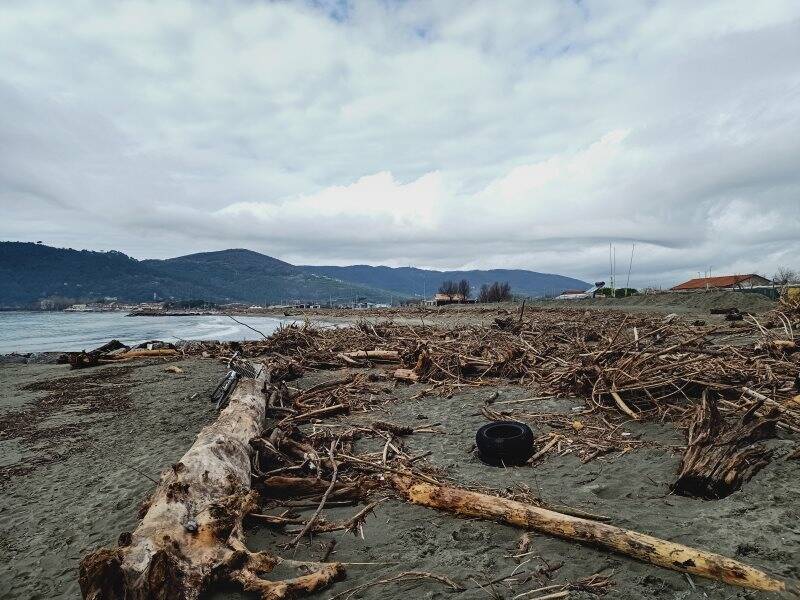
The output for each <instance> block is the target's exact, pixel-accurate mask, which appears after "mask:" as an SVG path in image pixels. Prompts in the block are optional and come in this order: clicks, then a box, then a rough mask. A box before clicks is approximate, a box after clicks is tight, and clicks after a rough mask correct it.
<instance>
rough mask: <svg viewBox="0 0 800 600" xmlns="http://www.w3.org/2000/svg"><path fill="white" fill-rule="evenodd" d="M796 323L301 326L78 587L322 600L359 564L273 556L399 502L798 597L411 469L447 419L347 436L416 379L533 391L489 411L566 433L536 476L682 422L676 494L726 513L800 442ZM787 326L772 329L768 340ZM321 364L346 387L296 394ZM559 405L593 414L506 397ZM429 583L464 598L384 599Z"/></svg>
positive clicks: (598, 586) (282, 334)
mask: <svg viewBox="0 0 800 600" xmlns="http://www.w3.org/2000/svg"><path fill="white" fill-rule="evenodd" d="M783 318H785V319H787V321H786V322H784V321H783V319H782V318H781V317H776V318H775V323H772V324H770V323H760V322H758V321H756V320H755V319H753V318H750V320H746V321H743V322H740V323H737V324H736V325H737V326H736V327H733V326H731V325H726V326H725V327H714V326H708V325H705V324H691V323H684V322H682V321H681V320H679V319H677V318H672V317H670V318H667V319H663V318H660V317H653V316H645V315H642V316H630V315H624V314H621V313H611V312H607V313H599V312H591V313H589V312H583V311H580V310H575V311H573V310H562V311H558V312H555V311H536V312H534V311H529V312H528V313H527V314H526V315H513V314H507V315H501V317H499V318H498V319H495V321H494V322H493V324H492V325H491V326H478V325H465V326H463V327H455V328H441V327H435V326H430V325H425V324H422V323H421V324H419V325H409V324H393V323H382V324H370V323H366V322H362V323H359V324H358V325H357V326H355V327H347V328H335V329H331V328H328V329H320V328H314V327H311V326H290V327H285V328H283V329H281V330H279V331H278V332H276V333H275V334H274V335H272V336H270V337H269V338H268V339H265V340H263V341H258V342H242V343H240V344H236V346H235V351H236V352H239V353H240V355H243V356H250V357H260V358H259V361H263V368H261V369H260V371H259V374H258V376H257V377H256V378H255V379H247V378H245V379H243V383H240V385H239V387H237V388H236V390H235V392H234V393H233V395H232V397H231V399H230V403H229V405H228V406H227V408H225V409H224V410H223V411H222V413H221V414H220V418H219V419H218V420H217V421H216V422H215V423H214V424H212V425H210V426H208V427H206V428H205V429H204V430H203V431H202V432H201V433H200V435H199V436H198V438H197V441H196V443H195V445H194V446H193V447H192V448H191V449H190V450H189V451H188V452H187V453H186V455H185V456H184V457H183V458H182V459H181V461H180V462H179V463H177V464H176V465H173V467H172V468H171V469H170V470H168V471H167V472H166V473H165V474H164V475H162V478H161V482H160V484H159V486H158V488H157V489H156V491H155V493H154V494H153V497H152V498H151V500H150V504H149V508H148V509H147V510H146V511H145V512H144V514H143V515H142V517H143V518H142V521H141V523H140V525H139V527H138V528H137V529H136V530H135V531H134V532H132V533H131V534H123V536H121V538H120V544H119V547H117V548H114V549H103V550H99V551H97V552H95V553H93V554H91V555H89V556H87V557H86V558H85V559H84V560H83V561H82V564H81V580H80V581H81V589H82V592H83V594H84V597H85V598H93V599H97V600H99V599H117V598H120V599H121V598H127V599H131V598H175V599H192V598H197V597H199V595H200V594H201V593H202V592H204V591H205V590H207V589H208V588H209V586H210V585H212V584H213V583H214V582H220V581H228V582H233V583H237V584H239V585H240V586H241V587H242V588H243V589H245V590H247V591H252V592H256V593H257V594H259V595H260V597H261V598H264V599H268V600H274V599H279V598H290V597H296V596H299V595H303V594H306V593H310V592H313V591H315V590H319V589H321V588H323V587H325V586H327V585H329V584H331V583H332V582H333V581H335V580H337V579H339V578H342V577H343V576H344V575H345V565H343V564H340V563H336V562H329V558H330V555H331V553H332V551H333V546H329V547H328V549H327V550H326V551H325V553H324V554H323V555H322V556H320V558H319V560H318V561H317V562H310V563H309V562H298V561H291V560H288V559H284V558H281V557H280V556H279V554H280V553H284V554H285V553H289V552H291V550H292V549H293V548H294V547H296V546H297V545H298V544H300V543H301V542H303V541H304V539H305V538H307V537H308V536H313V535H315V534H319V533H326V532H332V531H349V532H352V533H355V534H358V533H359V532H361V531H362V528H363V526H364V523H365V521H366V520H367V519H368V518H369V516H370V514H371V513H372V511H373V510H375V509H376V507H377V506H378V505H379V504H380V503H381V502H382V501H384V500H385V499H386V497H388V496H395V497H400V498H404V499H406V500H408V501H410V502H413V503H416V504H420V505H424V506H428V507H431V508H435V509H438V510H444V511H449V512H453V513H456V514H459V515H463V516H467V517H470V518H482V519H487V520H495V521H500V522H504V523H507V524H509V525H513V526H516V527H521V528H523V529H528V530H536V531H540V532H543V533H547V534H551V535H556V536H560V537H564V538H567V539H570V540H575V541H579V542H583V543H590V544H593V545H596V546H601V547H604V548H607V549H609V550H612V551H615V552H619V553H622V554H625V555H628V556H631V557H634V558H637V559H639V560H642V561H645V562H649V563H652V564H655V565H658V566H661V567H665V568H668V569H673V570H677V571H682V572H686V573H692V574H696V575H699V576H702V577H709V578H712V579H716V580H719V581H725V582H727V583H730V584H733V585H738V586H743V587H750V588H755V589H760V590H766V591H783V590H788V589H794V584H793V583H791V582H786V581H783V580H781V579H779V578H775V577H772V576H770V575H768V574H766V573H764V572H762V571H759V570H758V569H755V568H752V567H749V566H747V565H745V564H742V563H739V562H737V561H734V560H732V559H728V558H725V557H722V556H719V555H716V554H712V553H710V552H706V551H703V550H696V549H693V548H689V547H686V546H682V545H680V544H675V543H672V542H668V541H666V540H661V539H658V538H655V537H652V536H647V535H644V534H640V533H637V532H635V531H630V530H625V529H621V528H618V527H614V526H612V525H610V524H608V523H604V522H601V521H600V520H597V519H594V518H592V516H591V515H585V514H576V513H575V512H574V511H573V512H558V511H556V510H552V508H553V507H550V508H548V507H543V506H540V505H538V503H537V502H535V501H534V502H532V501H531V500H532V499H531V498H519V497H513V496H512V494H510V493H509V492H507V491H506V492H498V491H496V490H485V489H484V490H481V489H464V488H461V487H457V485H455V484H454V483H453V482H450V481H448V480H447V478H446V477H445V476H444V475H443V474H442V473H440V472H438V471H437V470H436V469H435V468H434V467H432V466H431V465H430V464H429V463H427V462H426V460H425V457H426V455H419V456H415V455H412V454H411V453H410V452H409V451H408V450H407V448H406V446H405V444H404V442H403V440H404V438H405V437H406V436H410V435H419V434H425V433H430V432H435V431H436V425H435V424H433V425H425V426H423V427H412V426H409V425H407V424H398V423H389V422H383V421H372V422H369V423H368V424H353V423H352V422H351V421H350V420H341V419H339V418H338V417H340V416H342V415H346V414H348V413H356V412H357V413H362V417H361V419H359V420H360V421H363V420H364V419H365V418H366V417H368V415H369V411H370V410H372V409H373V408H375V407H376V406H379V405H381V404H384V403H385V402H387V401H388V399H387V395H388V394H389V393H391V390H392V388H393V387H394V386H398V385H405V384H406V382H413V383H415V384H417V388H416V389H419V391H418V392H417V396H420V395H424V394H429V395H433V394H439V395H451V394H453V393H455V392H456V391H457V390H459V389H461V388H464V387H481V386H494V385H498V384H504V385H508V384H510V383H513V384H518V385H523V386H525V387H526V388H528V389H529V390H530V392H531V396H532V398H530V399H525V400H514V401H500V402H491V401H490V402H489V403H487V405H486V406H485V407H484V414H485V415H486V416H487V418H490V419H492V418H496V419H500V418H508V417H509V415H510V416H513V417H514V418H516V419H520V420H526V415H527V418H528V419H531V420H533V419H534V418H535V419H538V420H539V421H540V422H541V421H544V422H546V423H548V424H549V425H551V427H552V428H553V429H554V432H553V433H551V434H549V435H548V438H547V439H543V440H539V441H538V442H539V445H538V447H539V448H540V450H539V451H538V452H536V454H534V456H533V457H532V458H531V461H530V462H532V463H535V462H536V461H538V460H540V459H541V458H542V457H543V456H544V455H545V454H546V453H548V452H560V451H562V445H563V446H564V447H566V446H568V445H575V446H576V449H577V450H579V451H580V452H581V453H582V454H581V455H582V458H584V459H585V460H592V459H594V458H596V457H598V456H600V455H602V454H604V453H606V452H608V451H611V450H613V449H618V448H625V449H628V448H635V447H636V445H637V444H642V443H643V442H638V441H637V440H630V439H625V438H623V437H621V435H620V434H619V429H620V428H619V425H620V424H621V423H623V422H624V421H625V420H631V419H635V420H649V419H658V420H660V421H671V422H674V423H675V424H676V425H677V426H679V427H683V428H687V429H688V431H689V441H688V449H687V451H686V454H685V456H684V459H683V463H682V466H681V472H680V473H679V474H678V479H677V480H676V483H675V484H674V489H675V491H676V492H679V493H687V494H690V495H696V496H700V497H704V498H719V497H722V496H724V495H726V494H728V493H730V492H731V491H733V490H735V489H737V488H738V487H740V486H741V485H743V484H745V483H746V482H747V480H748V479H749V478H750V477H752V476H753V475H755V473H756V472H757V471H758V469H760V468H761V467H762V466H763V465H764V464H766V462H767V461H769V459H770V454H769V452H768V450H766V448H765V447H764V446H762V445H761V444H760V442H761V440H764V439H766V438H768V437H770V436H772V435H774V434H775V430H776V428H784V429H787V430H792V431H798V430H800V429H799V428H800V404H798V394H800V390H798V389H797V387H796V386H797V374H798V365H800V360H799V359H800V353H798V352H795V348H794V347H793V346H792V345H791V344H793V343H794V339H793V333H792V331H793V330H792V323H791V321H790V320H789V318H788V317H783ZM776 323H777V325H778V327H777V328H776V327H772V326H770V325H775V324H776ZM183 351H184V352H185V351H186V349H185V348H184V349H183ZM232 351H234V347H233V346H231V345H229V344H198V345H196V346H195V347H194V348H193V349H192V352H195V353H198V354H200V353H203V354H204V355H206V356H211V357H220V358H228V357H229V356H230V354H232ZM318 369H336V370H342V372H343V373H344V375H342V374H341V373H339V374H337V377H336V378H334V379H331V380H329V381H326V382H324V383H321V384H318V385H316V386H313V387H310V388H305V389H296V388H294V389H292V388H290V385H291V381H292V380H294V379H297V378H298V377H301V376H302V375H303V374H304V373H306V372H308V371H311V370H318ZM549 397H581V398H585V399H587V402H588V406H587V408H586V410H585V411H584V412H582V413H578V414H576V415H569V416H567V415H563V414H562V415H556V414H549V415H548V414H543V413H534V412H522V413H519V412H514V410H515V406H514V404H512V402H523V401H524V402H527V401H528V400H531V401H535V400H536V399H537V398H549ZM726 416H727V420H726ZM562 432H563V433H562ZM362 440H369V441H370V444H368V445H367V446H369V447H370V448H372V450H371V451H364V450H363V448H364V447H365V444H361V443H359V442H360V441H362ZM720 440H721V441H722V443H719V442H720ZM359 503H363V506H362V507H360V508H354V509H353V514H352V516H351V517H350V518H348V519H346V520H344V521H330V520H328V519H326V518H325V516H324V510H325V508H326V507H331V506H343V505H353V506H355V505H357V504H359ZM303 507H315V510H314V512H313V513H312V515H311V516H310V517H303V516H301V515H300V513H298V512H297V510H298V509H300V508H303ZM248 521H253V522H257V523H259V524H261V525H263V526H267V527H271V528H274V529H276V530H277V531H280V532H282V533H284V534H285V543H284V544H283V549H282V551H281V552H279V553H278V554H272V553H266V552H252V551H250V550H249V549H248V548H247V546H246V544H245V539H244V535H243V523H246V522H248ZM279 564H283V565H285V566H290V567H295V568H297V569H300V570H301V571H302V574H299V575H297V576H296V577H293V578H290V579H278V580H273V579H271V578H270V576H269V573H270V572H272V571H273V569H274V568H275V567H276V566H277V565H279ZM518 575H520V577H521V578H522V579H521V580H522V581H530V582H533V583H534V584H535V585H536V588H535V589H534V590H532V591H539V590H544V591H545V592H547V591H553V590H554V589H555V592H554V593H556V594H560V595H557V596H552V597H559V598H560V597H565V595H566V594H567V593H568V588H569V586H568V585H564V586H551V585H548V574H547V573H544V574H543V573H542V572H541V571H538V572H536V573H534V572H533V571H532V572H531V573H528V574H527V575H525V572H524V571H522V572H520V573H518ZM551 575H552V574H550V576H551ZM523 576H524V577H523ZM420 577H424V578H429V579H432V580H436V581H439V582H440V583H442V584H443V585H445V586H447V587H449V588H451V589H460V587H461V584H460V583H458V582H455V581H453V580H452V579H450V578H449V577H448V576H445V575H437V574H433V573H420V572H404V573H400V574H399V575H397V576H396V577H393V578H388V579H385V580H379V581H376V582H375V583H374V585H388V584H390V583H392V582H394V581H404V580H408V579H410V578H411V579H413V578H420ZM526 577H527V579H526ZM609 583H610V582H609V581H607V580H604V579H603V578H592V579H591V580H590V581H589V580H587V581H582V582H576V583H575V584H574V585H575V586H577V587H575V588H573V589H583V590H585V591H590V592H593V593H603V592H605V591H606V590H607V588H608V585H609ZM370 585H373V584H370ZM581 586H583V587H581ZM556 588H557V589H556ZM351 591H352V592H355V591H356V590H351ZM543 593H544V592H543ZM334 597H335V596H334ZM530 597H534V596H532V595H531V596H530ZM548 597H551V596H548Z"/></svg>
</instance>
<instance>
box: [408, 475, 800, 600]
mask: <svg viewBox="0 0 800 600" xmlns="http://www.w3.org/2000/svg"><path fill="white" fill-rule="evenodd" d="M393 484H394V486H395V488H396V489H397V490H398V491H400V492H401V493H402V494H403V495H404V496H405V497H406V498H408V499H409V500H410V501H411V502H413V503H415V504H420V505H422V506H428V507H431V508H437V509H439V510H445V511H449V512H453V513H456V514H459V515H463V516H467V517H477V518H479V519H487V520H492V521H498V522H501V523H507V524H509V525H514V526H516V527H521V528H523V529H532V530H535V531H540V532H543V533H547V534H551V535H555V536H558V537H561V538H565V539H568V540H575V541H578V542H583V543H587V544H592V545H596V546H601V547H604V548H608V549H610V550H613V551H615V552H619V553H621V554H625V555H627V556H631V557H633V558H636V559H638V560H641V561H644V562H647V563H650V564H654V565H658V566H660V567H664V568H666V569H672V570H673V571H680V572H682V573H691V574H693V575H698V576H700V577H707V578H709V579H715V580H717V581H724V582H725V583H729V584H731V585H736V586H740V587H746V588H752V589H757V590H765V591H769V592H783V591H788V592H791V593H793V594H797V593H798V589H797V584H796V583H787V582H786V581H784V580H782V579H778V578H775V577H772V576H770V575H768V574H767V573H765V572H763V571H761V570H759V569H756V568H754V567H751V566H749V565H746V564H744V563H740V562H738V561H736V560H733V559H730V558H726V557H724V556H720V555H719V554H713V553H711V552H706V551H705V550H697V549H695V548H690V547H688V546H684V545H682V544H676V543H674V542H669V541H667V540H662V539H659V538H656V537H653V536H650V535H645V534H643V533H638V532H636V531H631V530H629V529H622V528H621V527H615V526H614V525H609V524H607V523H601V522H598V521H590V520H588V519H581V518H579V517H573V516H570V515H565V514H562V513H558V512H555V511H552V510H547V509H544V508H540V507H537V506H532V505H529V504H523V503H522V502H516V501H514V500H508V499H507V498H501V497H498V496H490V495H488V494H481V493H479V492H473V491H470V490H465V489H460V488H454V487H447V486H440V485H433V484H430V483H425V482H422V481H415V480H412V479H409V478H403V477H396V478H394V479H393Z"/></svg>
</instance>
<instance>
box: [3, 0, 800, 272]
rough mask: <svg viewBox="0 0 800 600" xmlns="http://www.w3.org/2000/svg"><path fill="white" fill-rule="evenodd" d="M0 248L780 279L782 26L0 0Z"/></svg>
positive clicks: (792, 10) (608, 12) (796, 229)
mask: <svg viewBox="0 0 800 600" xmlns="http://www.w3.org/2000/svg"><path fill="white" fill-rule="evenodd" d="M0 208H1V209H2V215H1V218H0V239H6V240H30V241H36V240H42V241H44V242H45V243H47V244H51V245H56V246H69V247H74V248H89V249H98V250H108V249H118V250H121V251H123V252H126V253H128V254H130V255H132V256H135V257H137V258H161V257H169V256H176V255H180V254H187V253H190V252H197V251H203V250H217V249H223V248H231V247H245V248H250V249H253V250H258V251H261V252H264V253H266V254H270V255H272V256H276V257H279V258H282V259H284V260H288V261H290V262H294V263H307V264H352V263H368V264H388V265H392V266H400V265H416V266H420V267H433V268H462V267H469V268H491V267H514V268H527V269H532V270H537V271H546V272H558V273H562V274H565V275H572V276H576V277H580V278H583V279H586V280H595V279H604V278H606V277H607V273H608V254H609V249H608V246H609V243H610V242H611V243H614V244H615V245H616V253H617V269H618V271H620V272H623V273H625V274H626V272H627V268H628V261H629V259H630V251H631V243H632V242H634V241H635V242H636V252H635V255H634V261H633V276H632V281H633V283H634V284H636V285H645V284H651V283H653V284H664V285H673V284H675V283H676V282H678V281H681V280H683V279H687V278H689V277H692V276H697V273H698V271H703V272H704V271H707V270H708V269H709V268H710V269H711V271H712V273H714V274H724V273H733V272H739V273H741V272H751V271H756V272H761V273H763V274H766V275H771V274H772V273H773V272H774V270H775V267H776V266H778V265H783V264H787V265H792V266H794V267H796V268H800V2H797V1H796V0H787V1H785V2H782V1H779V0H776V1H769V0H759V1H758V2H753V1H752V0H743V1H734V0H724V1H719V2H713V1H710V2H709V1H703V2H697V1H696V0H691V1H686V2H681V1H670V2H658V1H647V2H634V1H633V0H631V1H626V2H616V1H607V2H593V1H574V2H568V1H563V2H546V1H538V0H537V1H530V0H522V1H519V2H513V1H508V0H505V1H503V2H494V1H489V0H486V1H484V2H465V1H464V0H454V1H452V2H451V1H445V0H435V1H426V2H395V1H390V0H383V1H376V2H353V3H343V2H331V3H328V2H295V3H291V2H286V3H284V2H266V1H264V2H262V1H257V0H248V1H244V0H243V1H241V2H235V1H231V0H228V1H225V2H222V1H219V2H214V1H208V2H177V1H170V0H160V1H158V2H152V3H150V2H108V1H107V0H97V1H91V0H85V1H69V0H58V1H57V2H56V1H52V0H50V1H47V2H36V1H31V0H24V1H20V2H15V1H10V0H4V1H3V2H2V3H0Z"/></svg>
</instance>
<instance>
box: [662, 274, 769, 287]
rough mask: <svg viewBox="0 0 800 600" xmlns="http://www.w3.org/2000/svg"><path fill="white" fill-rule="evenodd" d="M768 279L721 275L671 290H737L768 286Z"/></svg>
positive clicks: (701, 279)
mask: <svg viewBox="0 0 800 600" xmlns="http://www.w3.org/2000/svg"><path fill="white" fill-rule="evenodd" d="M769 283H771V282H770V280H769V279H766V278H764V277H761V275H756V274H755V273H750V274H748V275H722V276H721V277H697V278H696V279H690V280H689V281H685V282H683V283H682V284H680V285H676V286H675V287H674V288H671V289H672V291H673V292H697V291H702V290H737V289H742V288H752V287H755V286H758V285H768V284H769Z"/></svg>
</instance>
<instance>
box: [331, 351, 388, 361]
mask: <svg viewBox="0 0 800 600" xmlns="http://www.w3.org/2000/svg"><path fill="white" fill-rule="evenodd" d="M342 355H343V356H345V357H347V358H349V359H351V360H371V361H374V362H397V361H399V360H400V353H399V352H398V351H397V350H355V351H353V352H342Z"/></svg>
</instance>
